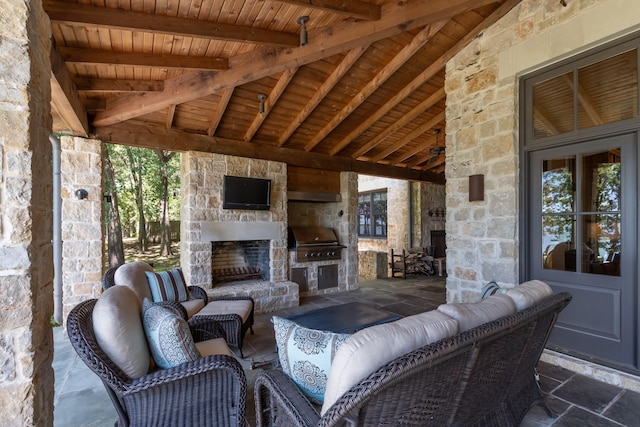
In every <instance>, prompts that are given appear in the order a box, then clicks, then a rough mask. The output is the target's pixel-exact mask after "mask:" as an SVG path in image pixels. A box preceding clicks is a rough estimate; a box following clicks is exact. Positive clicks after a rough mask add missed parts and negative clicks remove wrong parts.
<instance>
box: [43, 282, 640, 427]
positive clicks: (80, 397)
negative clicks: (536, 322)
mask: <svg viewBox="0 0 640 427" xmlns="http://www.w3.org/2000/svg"><path fill="white" fill-rule="evenodd" d="M501 297H504V295H502V296H501ZM351 302H359V303H361V304H365V305H368V306H371V307H374V308H376V309H379V310H381V311H384V312H388V313H393V314H395V315H397V316H398V317H402V318H405V319H408V318H412V317H414V316H415V315H419V313H425V312H428V311H430V310H436V309H437V308H438V307H439V306H440V305H442V304H444V303H445V286H444V280H443V279H441V278H439V277H438V276H435V277H424V276H422V277H419V278H418V277H416V278H408V279H407V280H397V279H385V280H375V281H370V282H364V283H362V284H361V286H360V289H358V290H357V291H351V292H341V293H334V294H327V295H318V296H310V297H303V298H302V299H301V304H300V307H298V308H296V309H290V310H283V311H281V312H275V313H265V314H260V315H257V316H256V322H255V324H254V328H255V330H256V334H255V335H248V336H247V339H246V342H245V359H238V358H237V357H235V358H234V357H230V356H213V358H214V359H228V360H227V363H229V364H230V365H233V366H236V367H238V366H240V367H241V369H242V375H240V378H242V377H243V376H244V378H245V379H246V423H245V425H249V426H253V425H256V424H258V425H260V423H259V422H258V420H256V415H255V414H256V412H255V404H254V401H253V389H254V384H255V383H256V378H257V377H259V376H262V375H264V374H266V373H268V372H272V371H273V365H274V364H273V361H274V360H275V359H276V358H277V355H276V354H275V353H274V348H275V342H276V339H275V338H276V337H275V332H274V325H273V323H272V322H271V319H272V317H273V316H285V317H287V316H289V317H291V316H294V318H295V316H297V315H300V314H302V313H307V312H312V311H313V310H317V309H320V308H325V307H333V306H337V305H340V304H345V303H351ZM83 304H84V305H87V304H89V305H93V304H94V303H93V302H92V303H83ZM525 311H526V310H525ZM518 316H519V317H518ZM527 316H528V315H523V314H521V313H517V314H516V317H518V319H514V320H515V321H516V323H517V322H520V321H522V318H523V317H527ZM89 318H90V316H89ZM70 319H73V317H70ZM507 323H508V322H507ZM543 323H544V322H543ZM74 324H75V323H74V321H73V320H72V321H71V323H70V328H71V326H72V325H74ZM388 325H391V324H382V325H379V326H388ZM503 326H504V325H495V326H494V327H491V328H488V329H487V328H484V332H477V333H476V332H471V331H468V332H467V333H466V335H465V336H464V337H463V338H465V339H472V340H475V339H479V338H481V337H482V336H484V335H483V334H487V333H488V335H491V332H487V331H488V330H494V329H495V330H497V329H501V328H502V327H503ZM373 328H375V326H374V327H373ZM60 329H61V328H56V331H55V344H56V347H55V354H54V369H55V371H56V390H55V393H56V394H55V417H54V425H55V426H67V425H105V426H106V425H113V422H114V421H115V420H117V419H118V414H117V413H116V412H115V410H114V409H113V406H112V405H111V403H110V401H109V396H108V395H107V393H106V391H105V388H104V387H103V385H102V382H101V381H100V379H99V378H98V377H97V376H96V375H94V374H92V373H91V372H90V371H89V370H88V368H87V367H86V366H85V365H84V363H83V362H81V361H80V360H79V359H78V357H77V356H75V354H74V352H73V350H72V349H71V346H70V345H69V341H68V339H67V338H66V337H65V335H64V332H63V331H61V330H60ZM371 329H372V328H371ZM516 329H517V328H516ZM524 329H527V328H524ZM70 331H71V329H70ZM508 335H509V334H507V336H508ZM456 337H460V335H457V336H456ZM453 341H455V345H453V346H452V347H451V348H449V346H448V345H447V346H443V347H442V348H441V351H443V352H445V353H446V352H447V351H449V350H451V349H452V348H453V351H454V352H455V351H458V350H459V347H458V345H460V344H461V343H463V341H464V339H459V338H455V339H454V340H453ZM487 341H489V342H490V341H491V339H488V340H487ZM518 341H520V340H518ZM447 348H449V350H447ZM420 354H421V356H419V357H426V355H425V354H422V353H420ZM415 356H418V355H417V354H416V355H415ZM211 357H212V356H210V357H209V358H205V359H210V358H211ZM431 357H433V355H431V356H428V357H427V358H431ZM531 357H533V358H535V359H537V356H536V355H535V354H533V355H532V356H531ZM232 360H233V361H232ZM393 365H394V366H395V368H393V369H400V372H404V368H402V367H401V366H402V365H401V364H400V365H395V364H393ZM538 368H539V373H540V374H541V387H542V391H543V392H544V393H545V394H550V396H549V397H548V398H547V403H548V404H549V405H550V407H551V410H552V411H553V412H555V413H557V414H558V415H559V416H558V417H556V418H552V417H550V416H549V415H548V414H547V413H546V412H545V410H544V409H543V408H542V407H541V406H534V407H533V408H532V409H531V410H530V411H528V413H527V414H526V416H525V417H524V420H523V422H522V424H521V425H525V426H546V425H549V426H551V425H578V424H575V423H574V424H572V422H577V421H578V420H590V422H592V425H612V426H613V425H634V424H633V418H629V417H633V416H637V415H634V414H633V413H632V414H629V411H625V410H624V409H625V408H628V407H630V406H628V405H630V404H633V402H638V401H640V400H639V399H640V395H639V394H638V393H634V392H631V391H628V390H624V389H620V388H618V387H614V386H610V385H606V384H602V383H598V382H596V381H593V380H590V379H588V378H585V377H582V376H580V375H577V374H574V373H572V372H570V371H567V370H564V369H562V368H559V367H554V366H550V365H547V364H544V363H543V364H540V366H538ZM173 369H176V368H173ZM178 369H179V368H178ZM236 372H237V370H236ZM149 375H150V376H157V375H158V373H157V372H156V373H152V374H149ZM267 375H271V374H267ZM238 381H239V384H241V383H242V379H239V380H238ZM259 383H263V382H262V380H259ZM576 387H578V389H576ZM238 390H240V393H242V391H241V385H240V388H239V389H236V391H238ZM150 393H151V392H150ZM218 393H220V390H217V389H216V390H210V391H209V392H208V395H209V396H212V395H216V396H218ZM132 394H135V393H132ZM225 394H226V393H225ZM230 394H233V393H231V392H230ZM235 396H237V394H236V395H235ZM226 397H228V396H226ZM180 399H184V398H180ZM180 399H178V400H175V399H173V398H168V400H166V399H165V400H166V402H165V406H166V407H167V408H169V410H171V409H170V405H169V403H170V402H169V401H171V402H172V405H176V404H177V402H182V400H180ZM211 400H212V399H211V398H210V401H209V403H208V404H209V405H212V404H215V405H217V402H216V403H213V402H212V401H211ZM481 400H483V399H481ZM483 402H485V403H486V400H483ZM236 404H241V403H240V401H236ZM180 406H189V405H180ZM232 406H233V404H232ZM258 406H260V403H259V404H258ZM356 406H357V402H356ZM142 407H143V406H139V407H138V409H139V408H142ZM261 407H262V408H264V406H261ZM527 407H528V404H525V405H524V406H521V407H520V410H521V411H522V410H524V411H525V412H526V408H527ZM523 408H524V409H523ZM72 409H73V410H72ZM85 411H86V414H85ZM333 412H334V413H335V411H333ZM238 413H240V411H238ZM625 417H626V418H625ZM267 418H268V416H267ZM78 420H82V423H79V422H78ZM156 420H157V419H156ZM635 421H637V420H635ZM205 424H206V423H205V422H202V423H198V425H205ZM121 425H122V424H121ZM214 425H225V424H224V423H217V424H216V423H214ZM276 425H285V424H282V423H280V424H276ZM287 425H289V424H287ZM313 425H315V424H313ZM439 425H441V424H439Z"/></svg>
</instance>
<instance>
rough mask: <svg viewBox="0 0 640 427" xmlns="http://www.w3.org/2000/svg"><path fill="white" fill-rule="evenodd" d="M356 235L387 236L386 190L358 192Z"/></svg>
mask: <svg viewBox="0 0 640 427" xmlns="http://www.w3.org/2000/svg"><path fill="white" fill-rule="evenodd" d="M358 236H360V237H373V238H385V237H387V190H383V191H371V192H367V193H359V194H358Z"/></svg>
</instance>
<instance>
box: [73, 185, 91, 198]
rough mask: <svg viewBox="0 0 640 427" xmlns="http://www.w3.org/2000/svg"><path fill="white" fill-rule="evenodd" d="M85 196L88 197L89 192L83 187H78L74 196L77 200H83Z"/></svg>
mask: <svg viewBox="0 0 640 427" xmlns="http://www.w3.org/2000/svg"><path fill="white" fill-rule="evenodd" d="M87 197H89V192H88V191H87V190H85V189H84V188H80V189H78V190H76V198H77V199H78V200H84V199H86V198H87Z"/></svg>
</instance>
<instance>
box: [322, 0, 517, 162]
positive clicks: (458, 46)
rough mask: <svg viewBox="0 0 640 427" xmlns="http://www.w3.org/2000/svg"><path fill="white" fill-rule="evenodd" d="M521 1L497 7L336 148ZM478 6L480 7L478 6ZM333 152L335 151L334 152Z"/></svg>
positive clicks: (423, 80)
mask: <svg viewBox="0 0 640 427" xmlns="http://www.w3.org/2000/svg"><path fill="white" fill-rule="evenodd" d="M520 1H521V0H507V1H506V2H505V3H503V4H502V5H501V6H500V7H498V8H497V9H496V10H495V11H494V12H493V13H492V14H491V15H489V16H488V17H487V18H485V19H484V20H483V21H482V22H481V23H480V24H478V25H476V26H475V28H473V29H472V30H471V31H470V32H469V33H468V34H467V35H465V36H464V37H463V38H462V39H461V40H460V41H458V42H457V43H456V44H455V45H454V46H453V47H452V48H451V49H449V50H448V51H447V52H445V53H444V54H443V55H442V56H441V57H440V58H438V59H436V60H435V61H434V62H433V63H432V64H431V65H430V66H429V67H427V68H426V69H425V70H424V71H423V72H422V73H420V74H419V75H418V76H416V77H415V78H414V79H413V80H412V81H411V82H410V83H409V84H408V85H406V86H405V87H404V89H402V90H401V91H400V92H398V93H397V94H396V95H394V96H393V97H392V98H391V99H390V100H389V101H387V102H386V103H385V104H384V105H383V106H382V107H380V108H379V109H378V110H377V111H375V112H374V113H372V114H370V115H369V117H367V119H366V120H364V121H363V122H362V123H360V125H358V129H359V131H360V133H359V134H355V133H353V132H352V133H350V134H349V138H351V140H346V139H345V140H342V141H340V142H339V143H338V144H336V148H337V147H343V148H344V147H346V146H347V145H348V144H349V143H350V142H351V141H352V140H353V139H355V138H356V137H357V136H359V135H360V134H361V133H362V132H364V131H365V130H366V129H368V128H369V127H370V126H371V125H373V124H374V123H375V122H377V121H378V120H380V119H381V118H382V117H384V116H385V115H386V114H387V113H388V112H389V111H391V110H392V109H393V108H395V107H396V106H397V105H398V104H399V103H400V102H402V101H403V100H404V99H405V98H406V97H408V96H409V95H411V94H412V93H413V92H414V91H415V90H417V89H418V88H419V87H420V86H422V85H423V84H424V83H426V82H427V81H428V80H429V79H431V78H432V77H433V76H435V75H436V74H437V73H438V72H440V71H441V70H442V69H443V68H444V66H445V64H446V63H447V62H448V61H449V60H450V59H451V58H453V56H454V55H456V54H457V53H458V52H460V50H462V48H464V47H465V46H466V45H468V44H469V43H470V42H471V41H472V40H473V39H475V38H476V37H478V35H479V34H480V33H481V32H482V31H484V30H485V29H487V28H489V27H490V26H491V25H493V24H495V23H496V22H497V21H498V20H499V19H500V18H502V17H503V16H504V15H506V14H507V13H508V12H509V11H510V10H511V9H513V7H514V6H516V5H517V4H518V3H520ZM478 6H480V5H478ZM334 151H335V150H334ZM334 151H332V153H333V154H337V152H334ZM361 155H362V153H358V155H356V156H352V157H354V158H355V157H359V156H361Z"/></svg>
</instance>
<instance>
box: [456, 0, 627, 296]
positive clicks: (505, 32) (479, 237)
mask: <svg viewBox="0 0 640 427" xmlns="http://www.w3.org/2000/svg"><path fill="white" fill-rule="evenodd" d="M631 10H635V11H637V10H638V4H637V2H636V0H582V1H579V0H575V1H567V2H566V6H563V5H562V3H561V2H559V1H557V0H523V1H522V2H521V3H519V4H518V6H516V7H515V8H514V9H513V10H511V12H509V13H508V14H507V15H506V16H505V17H504V18H503V19H501V20H500V21H499V22H498V23H496V24H495V25H493V26H492V27H490V28H489V29H487V30H486V31H484V32H483V33H482V34H481V35H480V36H479V37H477V38H475V39H474V40H473V41H472V42H471V43H470V44H469V45H468V46H467V47H466V48H465V49H463V50H462V51H461V52H460V53H459V54H458V55H456V56H455V57H454V58H453V59H452V60H451V61H449V62H448V63H447V66H446V81H445V90H446V93H447V109H446V117H447V129H446V131H447V166H446V172H445V174H446V179H447V184H446V207H447V217H446V219H447V222H446V232H447V247H448V251H447V265H448V267H447V273H448V278H447V294H448V295H447V300H448V301H463V302H467V301H474V300H476V299H477V296H478V294H479V292H480V290H481V289H482V287H483V286H484V285H485V284H486V283H488V282H489V281H491V280H495V281H496V282H498V284H500V285H504V286H513V285H514V284H516V283H518V282H519V281H520V280H519V262H520V260H519V258H518V255H519V254H518V245H519V236H518V233H519V230H518V219H519V218H518V214H519V211H518V197H519V184H520V183H519V179H518V174H519V167H520V165H519V152H518V147H519V145H518V76H519V75H520V74H522V73H524V72H528V71H532V70H533V69H535V68H539V67H542V66H544V65H548V64H549V63H551V62H554V61H558V60H561V59H564V58H565V57H567V56H569V55H573V54H575V53H577V52H579V51H581V50H585V49H587V48H589V47H591V46H593V45H594V44H597V43H603V42H604V41H607V40H608V39H611V38H612V37H613V35H617V36H620V35H621V34H623V33H628V32H630V31H631V30H632V29H637V28H638V26H639V23H638V14H637V13H635V14H633V13H629V11H631ZM474 174H484V175H485V200H484V201H478V202H469V199H468V190H469V187H468V177H469V175H474Z"/></svg>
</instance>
